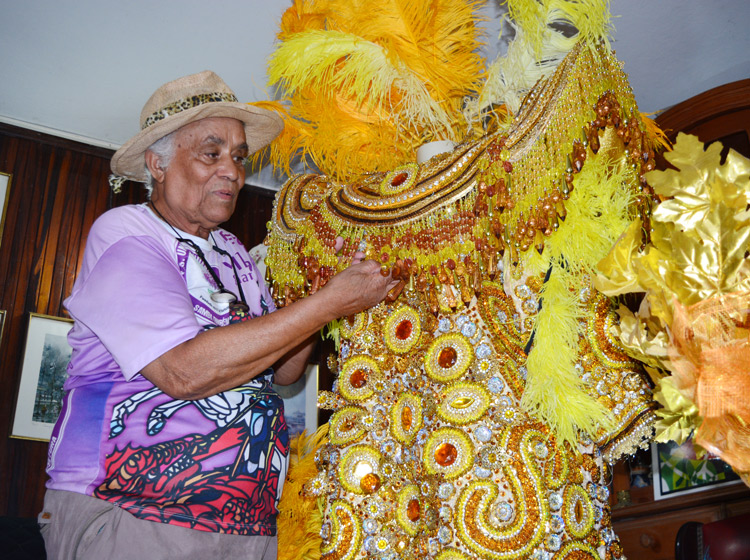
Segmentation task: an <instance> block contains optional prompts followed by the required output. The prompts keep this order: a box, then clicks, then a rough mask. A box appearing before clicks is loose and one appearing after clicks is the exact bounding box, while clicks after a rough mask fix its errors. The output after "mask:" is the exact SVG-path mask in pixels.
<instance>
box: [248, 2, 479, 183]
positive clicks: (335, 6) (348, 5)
mask: <svg viewBox="0 0 750 560" xmlns="http://www.w3.org/2000/svg"><path fill="white" fill-rule="evenodd" d="M480 4H481V2H480V1H479V0H469V1H466V0H441V1H438V2H436V1H426V0H422V1H414V0H387V1H384V2H378V3H375V4H373V3H371V2H363V1H361V0H358V1H351V2H343V1H340V0H339V1H336V0H333V1H328V2H311V1H309V0H297V1H296V2H295V3H294V4H293V5H292V7H291V8H289V10H287V12H285V14H284V16H283V17H282V30H281V32H280V33H279V39H280V41H281V42H280V44H279V47H278V49H277V50H276V51H275V52H274V54H273V55H272V57H271V59H270V61H269V76H270V81H271V82H272V83H275V84H277V85H278V86H279V87H280V88H281V89H282V90H283V91H284V93H285V94H286V97H285V98H284V99H282V104H283V105H285V106H286V108H287V110H286V113H287V115H286V119H285V120H286V122H287V123H288V124H291V121H295V123H296V124H294V125H292V126H290V129H291V130H293V131H295V132H297V131H302V132H303V136H302V138H301V139H300V140H299V141H298V142H284V141H283V140H282V142H280V144H281V146H279V147H276V148H275V149H274V148H272V151H271V161H272V162H273V164H274V165H275V166H276V167H277V168H281V169H287V166H288V161H289V160H290V159H292V157H293V156H294V155H304V156H308V157H310V158H311V159H312V161H313V162H314V164H315V165H316V166H317V167H318V168H319V169H320V170H321V171H323V172H324V173H325V174H327V175H329V176H330V177H332V178H334V179H337V180H345V179H350V178H353V177H356V176H358V175H360V174H362V173H364V172H371V171H378V170H381V171H382V170H387V169H391V168H392V167H394V166H397V165H400V164H403V163H405V162H407V161H412V160H413V159H414V151H415V148H416V147H417V146H418V145H420V144H422V143H424V142H425V141H429V140H431V139H436V138H444V139H452V140H462V139H463V137H464V135H465V132H466V130H465V124H464V122H463V119H462V118H461V107H462V105H463V102H464V98H465V97H467V96H469V95H473V94H474V93H475V92H476V90H477V89H478V87H479V84H480V82H481V79H482V74H483V71H482V62H481V58H480V56H479V54H478V49H479V46H480V42H479V31H478V29H477V27H476V23H477V22H478V21H479V19H478V17H477V16H476V13H475V12H476V10H477V8H478V6H479V5H480ZM342 124H343V126H342ZM289 150H293V151H289ZM262 157H263V156H262V155H258V156H256V157H255V158H254V159H255V161H258V160H259V159H260V158H262Z"/></svg>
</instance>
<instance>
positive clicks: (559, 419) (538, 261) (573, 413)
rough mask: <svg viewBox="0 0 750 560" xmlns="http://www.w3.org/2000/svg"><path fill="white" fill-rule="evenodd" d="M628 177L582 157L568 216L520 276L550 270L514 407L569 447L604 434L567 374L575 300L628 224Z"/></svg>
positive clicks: (580, 312) (599, 417) (574, 344)
mask: <svg viewBox="0 0 750 560" xmlns="http://www.w3.org/2000/svg"><path fill="white" fill-rule="evenodd" d="M633 174H634V171H633V170H632V168H630V167H629V166H627V165H625V164H624V163H620V164H619V165H614V164H613V163H612V161H610V160H609V159H608V158H606V157H594V158H590V159H589V160H588V161H587V162H586V166H585V167H584V169H583V170H582V172H581V173H579V174H578V176H577V178H576V188H575V190H574V191H573V192H572V193H571V197H570V199H569V200H568V201H567V203H566V206H567V208H568V216H567V218H566V220H565V222H564V223H563V224H561V226H560V229H559V230H558V231H557V232H556V233H555V235H553V236H551V237H550V238H549V239H548V240H547V242H546V243H545V254H544V256H543V257H541V256H539V255H537V254H534V253H533V252H531V253H530V254H529V257H528V259H527V261H526V262H525V263H524V269H525V270H537V271H543V270H544V268H545V267H547V266H550V265H551V267H552V271H551V274H550V277H549V280H548V281H547V282H545V284H544V287H543V288H542V293H541V299H542V308H541V310H540V312H539V314H538V315H537V320H536V323H535V338H534V340H535V342H534V348H533V349H532V351H531V353H530V354H529V357H528V359H527V363H526V366H527V370H528V374H527V379H526V388H525V389H524V394H523V398H522V401H521V402H522V405H523V406H524V408H526V410H529V411H530V412H533V413H534V414H537V415H539V416H540V417H541V418H543V419H544V420H545V421H546V422H547V423H549V425H550V426H551V427H552V428H553V430H554V432H555V435H556V436H557V437H558V438H559V439H561V440H564V441H569V442H571V443H574V442H575V441H576V439H577V430H578V429H581V430H583V431H585V432H587V433H588V434H589V435H590V436H595V435H596V433H597V431H598V430H599V429H601V428H604V429H605V430H609V429H611V421H612V419H611V418H610V416H609V414H608V413H607V411H606V410H605V408H604V407H603V406H602V405H601V404H600V403H598V402H597V401H596V400H594V399H593V398H592V397H591V396H589V395H588V394H586V393H585V392H584V391H583V389H582V382H581V379H580V378H579V377H578V375H577V374H576V373H575V368H574V364H575V362H576V360H577V359H578V341H579V338H580V336H582V335H583V334H584V333H583V332H582V330H581V326H580V322H579V321H580V320H581V319H583V318H584V317H585V313H586V310H585V308H584V306H583V305H582V303H581V301H580V299H579V294H580V292H581V290H586V289H590V286H591V282H590V276H591V275H593V274H594V273H595V271H596V266H597V263H598V262H599V261H600V260H601V259H602V258H603V257H604V256H605V255H606V254H607V253H608V251H609V249H610V248H611V247H612V245H613V244H614V242H615V241H616V240H617V238H618V236H619V235H620V234H621V233H622V231H624V230H625V229H626V228H627V227H628V224H629V223H630V222H631V221H632V219H633V215H632V211H633V210H632V209H633V199H632V197H633V194H632V192H631V191H630V190H628V189H623V188H622V185H623V184H631V183H633V182H634V181H635V177H634V175H633ZM547 251H549V253H548V252H547Z"/></svg>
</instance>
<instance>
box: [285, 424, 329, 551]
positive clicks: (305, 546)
mask: <svg viewBox="0 0 750 560" xmlns="http://www.w3.org/2000/svg"><path fill="white" fill-rule="evenodd" d="M327 434H328V424H324V425H323V426H321V427H320V428H318V431H317V432H315V433H314V434H313V435H312V436H307V435H306V434H305V433H304V432H303V433H302V434H300V435H299V436H297V437H296V438H294V439H293V440H292V442H291V444H290V448H291V452H290V454H289V455H290V457H289V471H288V472H287V476H286V481H285V482H284V492H283V494H282V496H281V501H280V503H279V515H278V517H277V519H276V523H277V532H278V534H279V535H284V542H283V543H279V544H280V546H279V555H278V560H317V559H318V558H320V525H321V519H322V516H321V513H320V509H319V508H318V505H317V500H316V499H315V498H313V497H309V496H305V495H303V493H302V491H303V487H304V485H305V483H306V482H308V481H309V480H311V479H312V478H313V477H314V476H315V475H316V474H317V467H316V466H315V450H316V449H318V448H319V447H321V446H322V445H323V444H324V443H325V441H326V436H327Z"/></svg>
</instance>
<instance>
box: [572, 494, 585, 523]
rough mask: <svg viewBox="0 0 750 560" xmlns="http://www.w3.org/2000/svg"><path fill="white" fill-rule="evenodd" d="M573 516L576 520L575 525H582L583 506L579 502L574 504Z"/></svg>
mask: <svg viewBox="0 0 750 560" xmlns="http://www.w3.org/2000/svg"><path fill="white" fill-rule="evenodd" d="M574 515H575V518H576V523H583V505H582V504H581V501H580V500H578V501H577V502H576V505H575V510H574Z"/></svg>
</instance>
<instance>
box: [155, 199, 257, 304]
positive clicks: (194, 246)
mask: <svg viewBox="0 0 750 560" xmlns="http://www.w3.org/2000/svg"><path fill="white" fill-rule="evenodd" d="M148 204H149V206H150V207H151V209H152V210H153V211H154V212H155V213H156V215H157V216H159V217H160V218H161V219H162V221H163V222H164V223H165V224H167V225H168V226H169V227H170V228H172V231H173V232H174V234H175V238H176V239H177V241H179V242H181V243H187V244H188V245H189V246H190V248H191V249H192V250H193V251H195V254H196V255H197V257H198V258H199V259H200V261H201V263H202V264H203V267H204V268H205V269H206V270H207V271H208V273H209V274H210V275H211V278H213V280H214V282H215V283H216V286H217V287H218V288H219V291H220V292H222V293H227V294H231V295H233V296H234V294H232V292H230V291H229V290H227V289H226V288H225V287H224V283H223V282H222V281H221V279H220V278H219V276H218V275H217V274H216V272H215V271H214V269H213V267H212V266H211V265H210V264H209V262H208V259H206V255H205V254H204V253H203V250H202V249H201V248H200V247H199V246H198V244H197V243H196V242H195V241H193V240H192V239H186V238H185V237H181V236H180V232H178V231H177V229H176V228H175V227H174V226H173V225H172V224H170V223H169V222H168V221H167V220H166V218H165V217H164V216H162V215H161V212H159V211H158V210H157V209H156V206H154V203H153V202H151V201H149V203H148ZM209 235H210V236H211V241H212V242H213V249H214V251H216V252H217V253H219V254H220V255H222V256H225V257H228V258H229V262H230V263H231V265H232V272H233V273H234V280H235V282H237V290H239V292H240V301H241V302H242V303H243V304H245V305H247V301H245V293H244V292H243V291H242V284H241V283H240V277H239V274H238V273H237V267H236V266H235V264H234V259H233V258H232V256H231V255H230V254H229V253H228V252H227V251H225V250H224V249H220V248H219V247H217V245H216V240H215V239H214V236H213V233H209ZM235 299H236V297H235Z"/></svg>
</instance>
